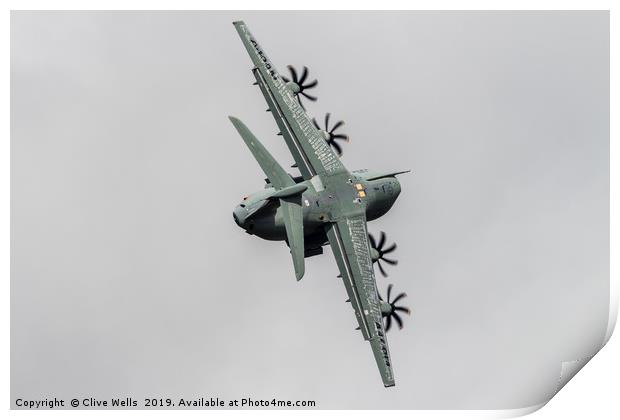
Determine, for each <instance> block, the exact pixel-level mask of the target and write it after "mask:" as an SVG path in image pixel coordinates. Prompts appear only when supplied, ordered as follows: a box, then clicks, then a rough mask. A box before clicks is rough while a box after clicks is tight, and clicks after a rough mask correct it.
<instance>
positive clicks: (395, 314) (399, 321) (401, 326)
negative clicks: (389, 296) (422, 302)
mask: <svg viewBox="0 0 620 420" xmlns="http://www.w3.org/2000/svg"><path fill="white" fill-rule="evenodd" d="M392 316H393V317H394V320H395V321H396V323H397V324H398V329H399V330H402V329H403V319H402V318H401V317H400V315H398V314H397V313H396V312H392Z"/></svg>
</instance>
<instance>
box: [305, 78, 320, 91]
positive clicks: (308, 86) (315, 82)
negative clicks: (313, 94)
mask: <svg viewBox="0 0 620 420" xmlns="http://www.w3.org/2000/svg"><path fill="white" fill-rule="evenodd" d="M318 84H319V81H318V80H316V79H314V80H313V81H311V82H310V83H308V84H307V85H305V86H304V87H303V88H304V89H310V88H313V87H315V86H316V85H318Z"/></svg>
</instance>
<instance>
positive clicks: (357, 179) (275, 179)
mask: <svg viewBox="0 0 620 420" xmlns="http://www.w3.org/2000/svg"><path fill="white" fill-rule="evenodd" d="M233 24H234V26H235V28H236V29H237V32H238V33H239V36H240V37H241V40H242V42H243V45H244V46H245V48H246V49H247V51H248V53H249V55H250V58H251V59H252V62H253V64H254V68H253V69H252V72H253V73H254V77H255V78H256V82H255V83H254V84H255V85H258V86H259V87H260V90H261V92H262V94H263V96H264V97H265V100H266V101H267V105H268V107H269V108H268V109H267V111H270V112H271V114H272V115H273V117H274V118H275V120H276V123H277V125H278V128H279V130H280V132H279V133H278V135H281V136H282V137H283V138H284V141H285V142H286V145H287V146H288V148H289V150H290V152H291V154H292V155H293V158H294V160H295V164H294V165H293V167H297V168H298V169H299V172H300V173H301V176H291V175H289V173H287V172H286V170H284V168H283V167H282V166H281V165H280V164H279V163H278V162H277V161H276V160H275V159H274V158H273V156H271V154H270V153H269V152H268V151H267V149H265V147H264V146H263V145H262V144H261V143H260V141H258V139H257V138H256V137H255V136H254V135H253V134H252V133H251V132H250V130H249V129H248V128H247V127H246V126H245V124H243V123H242V122H241V121H240V120H239V119H237V118H235V117H229V118H230V121H231V122H232V123H233V125H234V126H235V128H236V129H237V131H238V132H239V134H240V135H241V137H242V138H243V141H244V142H245V144H246V145H247V147H248V148H249V149H250V151H251V152H252V154H253V155H254V158H255V159H256V161H257V162H258V164H259V165H260V167H261V169H262V170H263V172H264V173H265V175H266V176H267V179H266V180H265V181H266V183H267V184H266V185H265V188H264V189H263V190H261V191H259V192H256V193H254V194H251V195H249V196H247V197H245V198H244V199H243V201H242V202H241V203H240V204H239V205H238V206H237V207H236V208H235V209H234V211H233V217H234V220H235V222H236V223H237V225H239V226H240V227H241V228H243V229H244V230H245V231H246V232H247V233H249V234H252V235H256V236H258V237H260V238H263V239H267V240H274V241H286V243H287V245H288V246H289V248H290V251H291V255H292V257H293V267H294V269H295V276H296V278H297V280H300V279H301V278H302V277H303V275H304V258H306V257H311V256H314V255H318V254H322V253H323V246H324V245H327V244H328V243H329V245H330V246H331V249H332V252H333V254H334V256H335V258H336V261H337V264H338V269H339V270H340V275H339V276H338V277H340V278H342V280H343V282H344V285H345V288H346V291H347V294H348V296H349V299H348V300H347V302H350V303H351V305H352V306H353V310H354V312H355V316H356V318H357V322H358V324H359V327H358V328H357V329H359V330H361V332H362V335H363V336H364V339H365V340H367V341H369V342H370V346H371V348H372V351H373V354H374V357H375V360H376V362H377V366H378V367H379V372H380V373H381V378H382V380H383V385H384V386H386V387H390V386H394V384H395V382H394V372H393V370H392V361H391V359H390V351H389V348H388V343H387V338H386V331H387V330H389V329H390V327H391V325H392V320H394V322H395V323H396V324H398V326H399V328H402V325H403V322H402V318H401V317H400V316H399V312H401V313H407V314H408V313H409V312H410V311H409V309H408V308H406V307H403V306H399V305H398V302H399V301H400V300H401V299H402V298H404V297H406V295H405V293H400V294H399V295H397V296H395V297H394V299H393V300H390V299H391V297H392V296H391V294H392V285H391V284H390V285H389V286H388V289H387V300H383V299H382V298H381V296H380V295H379V294H378V292H377V285H376V281H375V274H374V270H373V263H377V266H378V267H379V270H380V272H381V273H382V274H383V275H384V276H387V273H386V272H385V269H384V268H383V266H382V265H381V261H383V262H384V263H386V264H391V265H395V264H396V263H397V261H395V260H392V259H390V258H388V257H386V256H385V255H386V254H388V253H390V252H392V251H394V250H395V249H396V244H392V245H391V246H389V247H387V248H385V247H384V246H385V241H386V237H385V234H384V233H383V232H381V237H380V239H379V241H378V242H377V241H376V240H375V238H374V237H373V236H372V235H369V234H368V232H367V226H366V222H367V221H369V220H374V219H377V218H379V217H381V216H383V215H384V214H386V213H387V212H388V210H389V209H390V208H391V207H392V205H393V204H394V202H395V201H396V198H397V197H398V195H399V194H400V184H399V182H398V180H397V179H396V175H399V174H402V173H406V172H409V171H398V172H376V171H370V170H366V169H363V170H355V171H348V170H347V168H345V167H344V165H343V164H342V162H341V161H340V159H339V156H340V155H341V153H342V148H341V147H340V145H339V144H338V141H342V140H348V137H347V136H346V135H344V134H336V133H335V131H336V130H337V129H338V128H340V127H341V126H342V125H343V124H344V122H342V121H339V122H337V123H336V124H335V125H334V126H333V127H331V128H330V127H329V119H330V115H329V114H327V115H326V116H325V127H324V129H321V128H320V127H319V125H318V123H317V122H316V120H314V119H310V117H308V114H307V113H306V111H305V109H304V107H303V106H302V104H301V98H302V97H303V98H306V99H308V100H311V101H315V100H316V97H314V96H311V95H309V94H308V93H307V92H306V90H307V89H310V88H312V87H314V86H316V85H317V83H318V82H317V81H316V80H314V81H312V82H309V83H306V80H307V76H308V69H307V68H306V67H304V69H303V72H302V73H301V75H300V76H298V74H297V72H296V71H295V69H294V68H293V67H291V66H289V70H290V72H291V79H290V80H289V79H287V78H284V77H282V76H281V75H280V74H279V73H278V72H277V71H276V68H275V66H274V65H273V63H272V62H271V61H270V60H269V59H268V58H267V56H266V54H265V52H264V50H263V49H262V48H261V47H260V46H259V44H258V42H257V41H256V38H254V36H253V35H252V34H251V33H250V31H249V29H248V27H247V26H246V25H245V23H243V22H233ZM383 318H386V322H385V326H384V324H383Z"/></svg>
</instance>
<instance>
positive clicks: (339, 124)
mask: <svg viewBox="0 0 620 420" xmlns="http://www.w3.org/2000/svg"><path fill="white" fill-rule="evenodd" d="M343 125H344V121H342V120H340V121H338V122H337V123H336V125H334V126H333V127H332V129H331V130H329V132H330V133H333V132H334V131H336V130H337V129H339V128H340V127H342V126H343ZM326 128H327V126H326Z"/></svg>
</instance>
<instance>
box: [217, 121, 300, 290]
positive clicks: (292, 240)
mask: <svg viewBox="0 0 620 420" xmlns="http://www.w3.org/2000/svg"><path fill="white" fill-rule="evenodd" d="M228 118H229V119H230V122H232V124H233V125H234V126H235V128H236V129H237V131H238V132H239V135H241V138H242V139H243V141H244V142H245V144H246V145H247V146H248V149H250V152H252V155H254V158H255V159H256V161H257V162H258V164H259V165H260V167H261V169H262V170H263V172H264V173H265V175H266V176H267V178H269V181H270V182H271V185H273V186H274V187H275V189H276V192H275V193H274V194H273V195H272V197H274V198H278V199H279V200H280V207H281V208H282V215H283V219H284V227H285V228H286V236H287V238H288V241H287V242H288V246H289V248H290V249H291V256H292V257H293V267H294V268H295V277H296V278H297V280H298V281H299V280H301V278H302V277H303V276H304V272H305V261H304V222H303V207H302V204H301V195H302V193H303V192H304V191H305V190H306V188H307V187H305V186H302V185H297V184H295V181H294V180H293V178H291V176H290V175H289V174H288V173H287V172H286V171H285V170H284V168H282V166H280V164H279V163H278V162H277V161H276V160H275V159H274V157H273V156H272V155H271V153H269V151H268V150H267V149H265V146H263V145H262V143H261V142H260V141H259V140H258V139H257V138H256V137H255V136H254V134H252V132H251V131H250V130H249V129H248V128H247V127H246V125H245V124H244V123H243V122H241V120H239V119H237V118H235V117H228Z"/></svg>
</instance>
